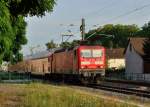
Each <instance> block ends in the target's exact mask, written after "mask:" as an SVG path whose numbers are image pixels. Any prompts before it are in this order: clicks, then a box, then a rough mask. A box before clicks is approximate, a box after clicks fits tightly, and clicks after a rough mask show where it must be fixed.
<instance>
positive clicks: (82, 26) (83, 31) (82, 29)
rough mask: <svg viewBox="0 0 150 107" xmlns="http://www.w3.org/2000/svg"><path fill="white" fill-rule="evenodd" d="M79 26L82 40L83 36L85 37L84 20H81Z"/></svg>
mask: <svg viewBox="0 0 150 107" xmlns="http://www.w3.org/2000/svg"><path fill="white" fill-rule="evenodd" d="M81 23H82V24H81V26H80V31H81V36H82V40H84V36H85V19H84V18H82V22H81Z"/></svg>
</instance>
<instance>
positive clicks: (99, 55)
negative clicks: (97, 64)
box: [92, 49, 102, 57]
mask: <svg viewBox="0 0 150 107" xmlns="http://www.w3.org/2000/svg"><path fill="white" fill-rule="evenodd" d="M92 52H93V53H92V54H93V55H92V56H93V57H102V50H100V49H99V50H93V51H92Z"/></svg>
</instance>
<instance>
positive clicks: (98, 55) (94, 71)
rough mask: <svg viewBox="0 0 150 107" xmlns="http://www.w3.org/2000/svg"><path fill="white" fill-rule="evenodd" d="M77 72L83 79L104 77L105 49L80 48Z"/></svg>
mask: <svg viewBox="0 0 150 107" xmlns="http://www.w3.org/2000/svg"><path fill="white" fill-rule="evenodd" d="M78 52H79V54H78V55H79V56H78V60H79V72H80V73H81V74H82V75H83V76H84V77H91V76H94V77H95V76H98V75H99V76H104V75H105V48H104V47H102V46H80V47H79V49H78Z"/></svg>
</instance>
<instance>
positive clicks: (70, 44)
mask: <svg viewBox="0 0 150 107" xmlns="http://www.w3.org/2000/svg"><path fill="white" fill-rule="evenodd" d="M79 42H80V41H79V40H73V41H72V42H62V43H61V44H60V47H62V48H71V47H75V46H78V45H79Z"/></svg>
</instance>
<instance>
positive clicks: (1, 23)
mask: <svg viewBox="0 0 150 107" xmlns="http://www.w3.org/2000/svg"><path fill="white" fill-rule="evenodd" d="M10 16H11V15H10V13H9V9H8V8H7V3H6V2H4V1H3V0H1V1H0V63H2V60H3V57H4V55H5V53H6V52H7V51H9V50H10V48H11V46H12V41H13V40H14V34H13V28H12V26H11V19H10Z"/></svg>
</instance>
